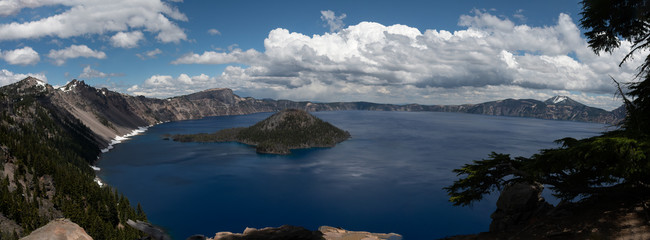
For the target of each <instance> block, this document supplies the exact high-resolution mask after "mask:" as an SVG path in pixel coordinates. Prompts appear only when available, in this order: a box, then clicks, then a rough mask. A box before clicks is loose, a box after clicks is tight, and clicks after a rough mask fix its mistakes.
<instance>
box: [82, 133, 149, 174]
mask: <svg viewBox="0 0 650 240" xmlns="http://www.w3.org/2000/svg"><path fill="white" fill-rule="evenodd" d="M154 125H157V124H152V125H149V126H146V127H138V128H137V129H133V131H131V132H130V133H127V134H124V135H122V136H115V138H113V139H112V140H111V142H110V143H109V144H108V146H107V147H106V148H104V149H102V150H101V153H100V154H99V156H97V160H95V164H96V163H97V162H98V161H99V159H100V158H101V155H102V154H104V153H107V152H109V151H110V150H111V149H113V146H114V145H116V144H120V143H122V142H124V141H126V140H129V139H130V138H131V137H133V136H137V135H140V134H143V133H145V132H146V131H147V130H148V129H149V128H150V127H153V126H154ZM90 168H92V169H93V170H94V171H95V172H99V171H101V170H102V169H101V168H99V167H97V166H96V165H90ZM93 181H95V183H97V185H99V187H104V185H106V183H104V182H103V181H102V179H101V178H99V176H97V174H95V179H93Z"/></svg>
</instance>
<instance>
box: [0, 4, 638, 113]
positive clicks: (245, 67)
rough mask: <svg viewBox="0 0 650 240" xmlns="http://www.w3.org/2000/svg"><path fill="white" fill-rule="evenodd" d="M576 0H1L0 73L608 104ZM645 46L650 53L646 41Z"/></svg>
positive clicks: (619, 74) (627, 77)
mask: <svg viewBox="0 0 650 240" xmlns="http://www.w3.org/2000/svg"><path fill="white" fill-rule="evenodd" d="M579 13H580V4H579V1H562V0H557V1H462V0H460V1H188V0H186V1H160V0H124V1H117V0H116V1H102V0H90V1H79V0H65V1H64V0H40V1H39V0H36V1H33V0H30V1H22V0H0V85H6V84H9V83H12V82H15V81H18V80H20V79H22V78H24V77H25V76H27V75H32V76H35V77H38V78H42V79H44V80H46V81H47V82H48V83H50V84H52V85H55V86H61V85H64V84H65V83H66V82H68V81H70V80H71V79H81V80H85V81H86V83H88V84H90V85H93V86H96V87H107V88H109V89H111V90H115V91H118V92H123V93H127V94H131V95H145V96H149V97H158V98H165V97H170V96H174V95H181V94H188V93H191V92H196V91H201V90H204V89H208V88H221V87H225V88H232V89H233V90H235V92H236V93H237V94H239V95H242V96H252V97H256V98H276V99H279V98H281V99H291V100H313V101H372V102H383V103H397V104H402V103H421V104H463V103H478V102H484V101H491V100H498V99H504V98H533V99H540V100H544V99H546V98H549V97H551V96H554V95H568V96H570V97H572V98H574V99H576V100H578V101H581V102H583V103H586V104H589V105H593V106H598V107H602V108H605V109H608V110H611V109H613V108H615V107H618V106H619V105H620V100H617V99H614V98H613V95H614V88H613V85H612V83H611V80H609V75H611V76H613V77H615V78H617V79H618V80H621V81H632V80H633V74H634V73H635V68H636V66H638V65H639V64H640V60H642V59H643V57H642V56H639V57H636V58H635V59H634V60H633V61H631V62H629V63H627V64H625V65H623V67H622V68H618V67H617V64H618V62H619V61H620V60H621V59H622V56H624V54H625V53H626V52H627V50H629V44H628V43H625V42H624V43H623V45H622V47H621V49H620V50H619V51H616V52H614V53H613V54H611V55H610V54H601V55H600V56H598V55H595V54H594V53H593V52H591V50H590V49H588V48H587V45H586V41H585V39H584V37H583V36H582V32H584V30H582V29H579V26H578V21H579V19H580V14H579ZM641 54H647V53H641Z"/></svg>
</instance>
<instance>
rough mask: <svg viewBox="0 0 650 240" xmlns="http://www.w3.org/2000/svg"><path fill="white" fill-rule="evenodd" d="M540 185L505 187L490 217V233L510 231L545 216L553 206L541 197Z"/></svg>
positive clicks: (521, 183)
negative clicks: (536, 217)
mask: <svg viewBox="0 0 650 240" xmlns="http://www.w3.org/2000/svg"><path fill="white" fill-rule="evenodd" d="M542 190H544V186H542V185H541V184H538V183H536V184H530V183H523V182H519V183H514V184H511V185H508V186H506V187H505V188H504V189H503V191H502V192H501V195H500V196H499V199H498V200H497V210H496V211H494V213H492V215H491V216H490V217H491V218H492V223H490V232H495V231H510V230H513V229H516V228H517V227H520V226H522V225H526V223H528V221H529V220H530V219H531V218H533V217H535V216H540V215H544V214H546V213H547V212H548V211H550V210H551V209H552V208H553V206H552V205H551V204H549V203H547V202H546V200H544V198H543V197H541V194H542Z"/></svg>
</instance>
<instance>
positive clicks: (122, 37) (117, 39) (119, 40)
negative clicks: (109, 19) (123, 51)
mask: <svg viewBox="0 0 650 240" xmlns="http://www.w3.org/2000/svg"><path fill="white" fill-rule="evenodd" d="M142 39H144V34H143V33H142V32H140V31H133V32H128V33H126V32H118V33H116V34H115V35H113V36H112V37H111V44H112V45H113V47H121V48H134V47H137V46H138V42H139V41H141V40H142Z"/></svg>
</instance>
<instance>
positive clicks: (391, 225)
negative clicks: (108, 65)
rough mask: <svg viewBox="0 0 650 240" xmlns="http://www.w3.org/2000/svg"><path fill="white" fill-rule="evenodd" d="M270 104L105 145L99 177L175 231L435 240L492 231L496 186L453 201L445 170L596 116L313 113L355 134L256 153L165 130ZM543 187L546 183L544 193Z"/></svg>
mask: <svg viewBox="0 0 650 240" xmlns="http://www.w3.org/2000/svg"><path fill="white" fill-rule="evenodd" d="M271 114H272V113H258V114H251V115H242V116H221V117H209V118H204V119H199V120H190V121H180V122H169V123H164V124H159V125H156V126H153V127H150V128H149V129H148V131H147V132H145V133H144V134H142V135H138V136H134V137H132V138H131V139H130V140H128V141H126V142H124V143H121V144H118V145H115V146H114V149H112V150H111V151H109V152H107V153H104V154H102V156H101V157H100V159H99V162H98V166H99V167H100V168H101V170H100V171H98V172H97V175H98V176H99V177H100V178H101V179H102V180H103V181H104V182H106V183H107V184H109V185H111V186H113V187H115V188H117V189H118V190H119V191H120V192H121V193H123V194H125V195H126V196H127V197H128V198H129V199H130V201H131V204H133V205H135V204H137V203H138V202H139V203H141V204H142V206H143V208H144V210H145V212H146V213H147V216H148V218H149V220H150V221H151V222H152V223H154V224H156V225H158V226H161V227H162V228H164V229H165V230H167V231H168V232H169V233H170V235H171V236H172V237H173V239H185V238H187V237H189V236H191V235H193V234H203V235H205V236H207V237H213V236H214V234H215V233H216V232H220V231H230V232H242V231H243V230H244V229H245V228H246V227H254V228H263V227H278V226H281V225H285V224H289V225H297V226H303V227H305V228H308V229H310V230H317V229H318V227H319V226H323V225H328V226H333V227H341V228H344V229H347V230H362V231H370V232H380V233H389V232H394V233H399V234H402V235H403V236H404V239H433V238H440V237H445V236H451V235H458V234H470V233H478V232H482V231H487V230H488V227H489V224H490V214H491V213H492V212H493V211H494V210H495V209H496V203H495V202H496V198H497V197H498V196H497V195H496V194H492V195H490V196H488V197H487V198H486V199H484V200H483V201H481V202H478V203H475V204H474V205H473V206H472V207H454V206H452V204H451V203H450V202H448V196H447V194H446V192H445V191H444V190H442V188H443V187H445V186H448V185H450V184H451V183H452V182H453V181H454V180H456V179H457V178H458V177H457V176H456V175H455V174H454V173H453V172H452V170H453V169H455V168H459V167H460V166H462V165H463V164H466V163H470V162H471V161H472V160H480V159H483V158H487V157H488V154H489V153H490V152H492V151H494V152H499V153H509V154H511V155H512V156H526V157H528V156H530V155H532V154H534V153H536V152H537V151H538V150H540V149H543V148H552V147H557V145H556V144H554V143H553V141H554V140H556V139H560V138H563V137H574V138H585V137H590V136H595V135H598V134H599V133H601V132H603V131H606V130H611V129H612V127H609V126H608V125H603V124H595V123H584V122H569V121H552V120H540V119H531V118H516V117H496V116H486V115H473V114H460V113H438V112H374V111H337V112H314V113H312V114H314V115H315V116H317V117H319V118H321V119H323V120H325V121H327V122H330V123H331V124H333V125H334V126H336V127H339V128H341V129H343V130H347V131H349V132H350V134H351V135H352V137H351V138H350V139H348V140H346V141H344V142H342V143H340V144H338V145H337V146H335V147H333V148H319V149H303V150H294V151H293V154H291V155H286V156H282V155H265V154H257V153H256V152H255V149H254V148H253V147H251V146H247V145H244V144H239V143H180V142H174V141H169V140H164V137H163V136H164V135H165V134H189V133H201V132H215V131H217V130H220V129H224V128H232V127H245V126H250V125H253V124H254V123H256V122H258V121H261V120H263V119H264V118H266V117H268V116H270V115H271ZM544 195H545V196H546V197H547V198H549V197H550V195H549V194H548V192H546V193H545V194H544Z"/></svg>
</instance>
